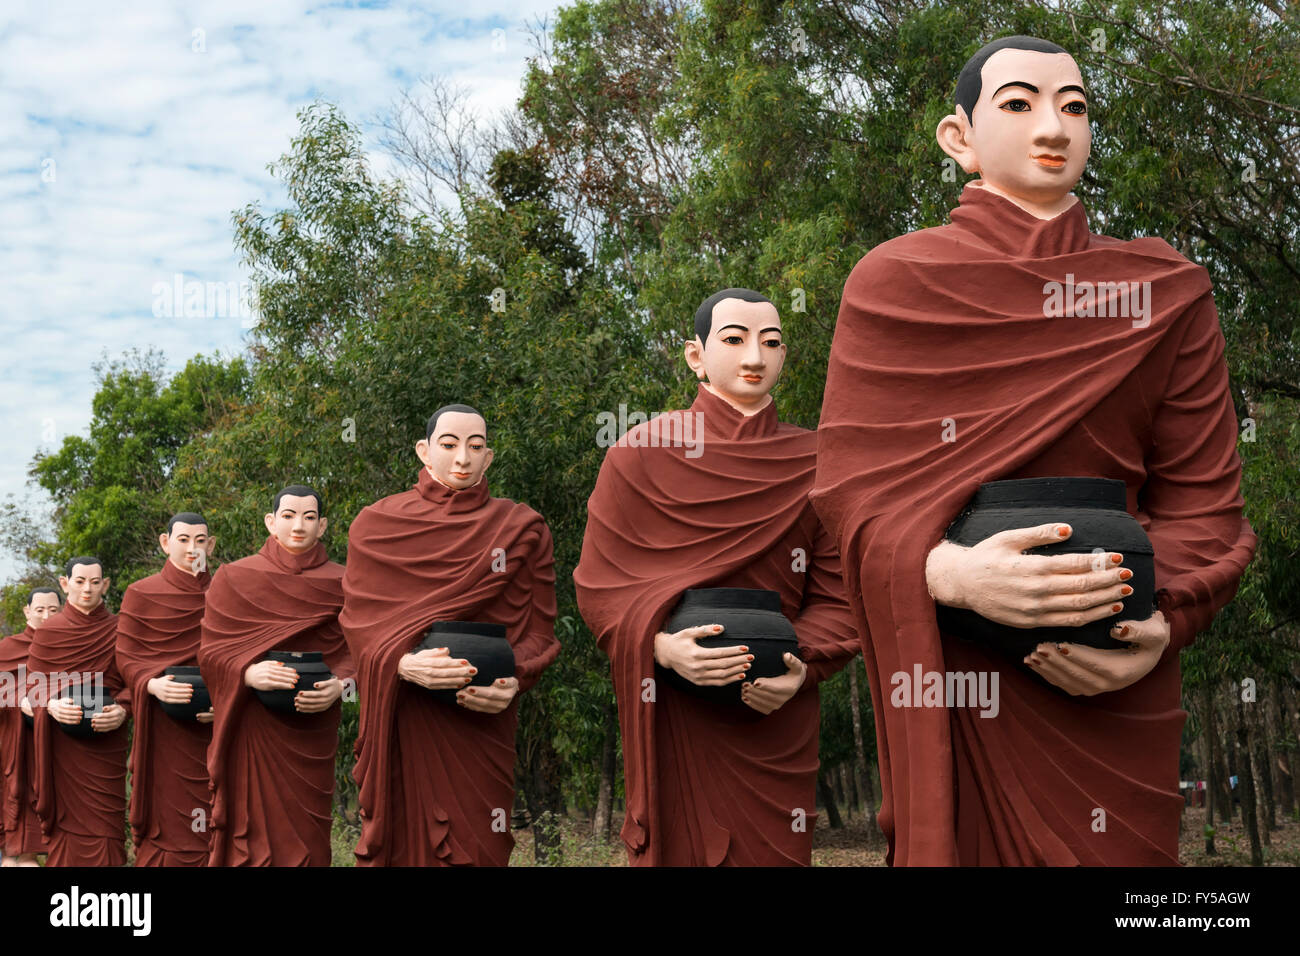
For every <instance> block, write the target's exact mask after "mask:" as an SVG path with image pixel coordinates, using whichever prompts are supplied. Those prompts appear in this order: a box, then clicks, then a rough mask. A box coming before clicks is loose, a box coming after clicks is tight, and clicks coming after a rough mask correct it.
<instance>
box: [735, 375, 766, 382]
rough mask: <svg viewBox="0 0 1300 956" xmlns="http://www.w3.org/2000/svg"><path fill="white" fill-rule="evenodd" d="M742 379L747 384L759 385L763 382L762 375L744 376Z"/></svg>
mask: <svg viewBox="0 0 1300 956" xmlns="http://www.w3.org/2000/svg"><path fill="white" fill-rule="evenodd" d="M740 377H741V378H743V379H744V380H745V381H746V382H754V383H758V382H761V381H763V376H761V375H742V376H740Z"/></svg>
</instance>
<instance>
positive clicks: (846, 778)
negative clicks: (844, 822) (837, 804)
mask: <svg viewBox="0 0 1300 956" xmlns="http://www.w3.org/2000/svg"><path fill="white" fill-rule="evenodd" d="M839 774H840V785H841V786H842V787H843V788H844V804H845V806H846V807H848V811H849V814H848V815H849V817H850V818H852V817H855V816H857V815H858V813H859V812H860V810H861V807H860V806H859V804H858V788H857V787H856V786H854V783H853V774H852V773H850V772H849V761H847V760H843V761H841V762H840V766H839Z"/></svg>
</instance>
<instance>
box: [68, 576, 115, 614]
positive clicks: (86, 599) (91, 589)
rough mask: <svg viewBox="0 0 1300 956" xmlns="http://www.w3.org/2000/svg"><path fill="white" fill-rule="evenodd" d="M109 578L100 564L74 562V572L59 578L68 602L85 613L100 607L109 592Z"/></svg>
mask: <svg viewBox="0 0 1300 956" xmlns="http://www.w3.org/2000/svg"><path fill="white" fill-rule="evenodd" d="M108 582H109V579H108V578H106V577H104V569H103V568H101V567H100V566H99V565H98V564H74V565H73V566H72V573H71V574H69V575H67V576H66V577H61V578H59V587H61V588H63V593H64V594H66V595H67V596H68V603H69V604H71V605H72V606H73V607H75V608H76V609H77V610H78V611H81V612H82V613H84V614H89V613H90V612H91V611H93V610H95V608H97V607H99V605H100V602H102V601H103V600H104V595H105V594H106V593H108Z"/></svg>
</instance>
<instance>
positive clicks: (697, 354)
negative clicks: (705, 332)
mask: <svg viewBox="0 0 1300 956" xmlns="http://www.w3.org/2000/svg"><path fill="white" fill-rule="evenodd" d="M682 352H683V354H684V355H685V356H686V364H687V365H689V366H690V367H691V371H692V372H694V373H695V377H696V378H698V379H699V380H700V381H701V382H702V381H704V343H703V342H701V341H700V337H699V336H698V335H697V336H696V337H695V338H693V339H691V340H690V341H688V342H687V343H686V347H685V348H684V349H683V350H682Z"/></svg>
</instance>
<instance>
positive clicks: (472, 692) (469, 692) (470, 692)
mask: <svg viewBox="0 0 1300 956" xmlns="http://www.w3.org/2000/svg"><path fill="white" fill-rule="evenodd" d="M465 693H467V694H476V693H478V691H476V690H475V689H474V688H473V687H471V688H470V689H469V690H467V691H466V692H465Z"/></svg>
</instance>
